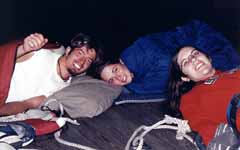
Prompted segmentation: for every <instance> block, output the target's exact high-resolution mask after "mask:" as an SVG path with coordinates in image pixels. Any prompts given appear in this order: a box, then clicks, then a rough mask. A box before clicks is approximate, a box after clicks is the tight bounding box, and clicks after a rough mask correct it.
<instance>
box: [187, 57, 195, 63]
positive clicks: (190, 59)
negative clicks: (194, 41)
mask: <svg viewBox="0 0 240 150" xmlns="http://www.w3.org/2000/svg"><path fill="white" fill-rule="evenodd" d="M188 60H189V61H190V62H192V63H193V62H194V61H195V60H196V57H195V56H194V55H189V57H188Z"/></svg>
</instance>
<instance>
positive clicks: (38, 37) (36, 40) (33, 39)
mask: <svg viewBox="0 0 240 150" xmlns="http://www.w3.org/2000/svg"><path fill="white" fill-rule="evenodd" d="M47 42H48V39H46V38H44V36H43V35H42V34H40V33H34V34H31V35H29V36H27V37H26V38H25V39H24V41H23V44H21V45H19V46H18V47H17V58H19V57H21V56H23V55H25V54H27V53H30V52H32V51H35V50H39V49H40V48H42V47H43V46H44V45H45V44H46V43H47Z"/></svg>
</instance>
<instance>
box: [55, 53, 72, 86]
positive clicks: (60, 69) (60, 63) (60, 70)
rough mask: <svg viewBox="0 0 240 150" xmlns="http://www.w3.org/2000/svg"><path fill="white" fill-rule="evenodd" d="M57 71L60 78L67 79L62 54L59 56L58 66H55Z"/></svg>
mask: <svg viewBox="0 0 240 150" xmlns="http://www.w3.org/2000/svg"><path fill="white" fill-rule="evenodd" d="M57 73H58V75H59V76H60V78H61V79H63V80H64V81H66V80H68V79H69V77H70V76H69V73H68V71H67V69H66V67H65V58H64V56H61V57H59V59H58V66H57Z"/></svg>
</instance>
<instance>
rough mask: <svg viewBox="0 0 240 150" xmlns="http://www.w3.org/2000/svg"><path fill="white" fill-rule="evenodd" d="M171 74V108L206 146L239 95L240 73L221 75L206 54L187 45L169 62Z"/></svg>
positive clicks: (224, 73)
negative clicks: (236, 95) (228, 108)
mask: <svg viewBox="0 0 240 150" xmlns="http://www.w3.org/2000/svg"><path fill="white" fill-rule="evenodd" d="M170 74H171V77H170V81H169V92H170V93H169V99H170V106H171V108H173V110H175V112H177V111H179V110H180V112H181V113H182V116H183V118H184V119H186V120H189V124H190V126H191V128H192V129H193V130H195V131H197V132H198V133H199V134H200V135H201V136H202V138H203V142H204V143H205V144H208V143H209V142H210V140H211V139H212V138H213V136H214V133H215V130H216V128H217V126H218V125H219V124H220V123H227V118H226V112H227V106H228V104H229V103H230V101H231V98H232V97H233V95H234V94H236V93H239V92H240V70H239V69H237V68H236V69H233V70H230V71H225V72H220V71H218V70H216V69H215V68H214V67H213V66H212V62H211V59H210V58H209V57H208V56H207V55H206V54H204V53H202V52H201V51H199V50H198V49H196V48H194V47H190V46H186V47H183V48H181V49H180V50H179V52H178V53H177V54H176V55H175V57H174V58H173V59H172V64H171V69H170ZM237 124H238V125H239V122H237Z"/></svg>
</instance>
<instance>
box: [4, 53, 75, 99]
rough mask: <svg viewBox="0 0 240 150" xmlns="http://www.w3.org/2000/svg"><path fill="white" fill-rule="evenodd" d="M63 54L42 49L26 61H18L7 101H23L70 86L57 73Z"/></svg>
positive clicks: (68, 82)
mask: <svg viewBox="0 0 240 150" xmlns="http://www.w3.org/2000/svg"><path fill="white" fill-rule="evenodd" d="M60 56H61V54H56V53H53V52H51V51H49V50H45V49H41V50H39V51H36V52H34V55H33V56H32V57H31V58H30V59H28V60H26V61H24V62H19V63H16V65H15V69H14V73H13V76H12V79H11V85H10V89H9V93H8V98H7V100H6V102H13V101H22V100H25V99H28V98H31V97H35V96H40V95H45V96H49V95H51V94H53V93H54V92H56V91H58V90H60V89H62V88H64V87H66V86H68V85H69V84H70V80H71V79H69V80H68V81H64V80H62V79H61V77H60V76H59V75H58V74H57V66H58V63H57V62H58V58H59V57H60Z"/></svg>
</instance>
